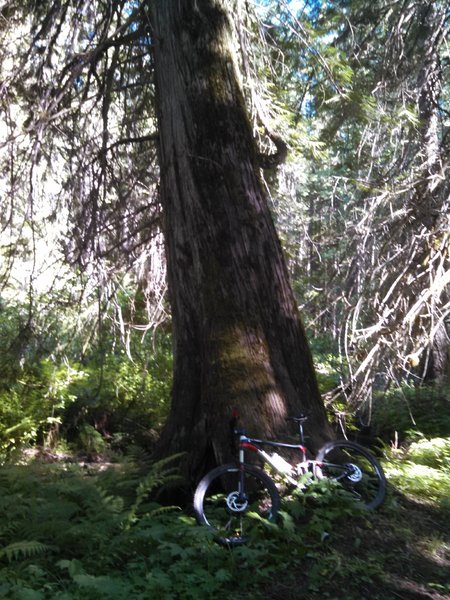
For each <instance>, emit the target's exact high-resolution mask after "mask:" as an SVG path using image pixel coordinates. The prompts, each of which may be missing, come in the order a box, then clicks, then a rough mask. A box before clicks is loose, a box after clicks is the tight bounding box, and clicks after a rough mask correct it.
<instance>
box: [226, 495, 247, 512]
mask: <svg viewBox="0 0 450 600" xmlns="http://www.w3.org/2000/svg"><path fill="white" fill-rule="evenodd" d="M227 506H228V508H229V509H230V510H232V511H233V512H243V511H244V510H245V509H246V508H247V507H248V499H247V498H246V497H245V496H241V495H240V494H239V492H231V494H228V496H227Z"/></svg>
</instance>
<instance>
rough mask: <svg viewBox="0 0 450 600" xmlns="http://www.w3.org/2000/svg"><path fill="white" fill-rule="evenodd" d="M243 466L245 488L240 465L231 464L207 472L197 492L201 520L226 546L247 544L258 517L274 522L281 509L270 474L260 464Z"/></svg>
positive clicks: (196, 499)
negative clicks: (241, 478) (241, 487)
mask: <svg viewBox="0 0 450 600" xmlns="http://www.w3.org/2000/svg"><path fill="white" fill-rule="evenodd" d="M243 468H244V489H243V490H240V468H239V466H238V465H234V464H229V465H223V466H221V467H217V468H216V469H213V470H212V471H210V472H209V473H207V474H206V475H205V476H204V477H203V479H202V480H201V481H200V483H199V484H198V486H197V489H196V490H195V494H194V510H195V515H196V517H197V521H198V523H199V524H200V525H206V526H207V527H209V528H210V529H211V530H213V531H214V532H215V534H216V541H217V542H219V543H220V544H223V545H227V546H237V545H240V544H245V543H246V542H247V541H248V534H249V531H250V529H251V527H252V524H254V523H255V516H256V515H258V516H259V517H262V518H264V519H268V520H270V521H275V519H276V517H277V514H278V510H279V508H280V496H279V494H278V491H277V488H276V487H275V484H274V482H273V481H272V480H271V479H270V477H269V476H268V475H266V474H265V473H264V471H262V470H261V469H259V468H258V467H253V466H251V465H244V467H243Z"/></svg>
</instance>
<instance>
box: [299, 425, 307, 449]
mask: <svg viewBox="0 0 450 600" xmlns="http://www.w3.org/2000/svg"><path fill="white" fill-rule="evenodd" d="M298 434H299V436H300V443H301V445H302V446H303V445H304V443H305V436H304V433H303V423H302V421H299V422H298Z"/></svg>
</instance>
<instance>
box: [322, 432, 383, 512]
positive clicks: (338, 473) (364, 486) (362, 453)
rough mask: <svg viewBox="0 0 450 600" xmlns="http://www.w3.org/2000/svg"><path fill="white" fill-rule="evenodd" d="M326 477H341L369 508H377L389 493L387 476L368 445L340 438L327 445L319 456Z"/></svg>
mask: <svg viewBox="0 0 450 600" xmlns="http://www.w3.org/2000/svg"><path fill="white" fill-rule="evenodd" d="M316 461H317V462H318V463H319V465H318V466H319V469H320V471H321V473H322V475H323V477H327V478H328V479H333V480H335V481H338V482H339V483H340V484H341V485H342V487H343V488H344V489H346V490H347V491H348V492H350V493H351V494H352V496H353V497H354V498H355V499H356V500H358V501H360V502H363V503H364V505H365V507H366V508H368V509H373V508H377V507H378V506H379V505H380V504H381V503H382V502H383V500H384V497H385V495H386V478H385V476H384V473H383V469H382V467H381V465H380V464H379V462H378V461H377V459H376V458H375V457H374V456H373V455H372V454H371V453H370V452H369V451H368V450H366V449H365V448H363V447H362V446H360V445H359V444H356V443H355V442H349V441H347V440H338V441H335V442H329V443H328V444H325V446H323V447H322V448H321V449H320V450H319V452H318V454H317V457H316Z"/></svg>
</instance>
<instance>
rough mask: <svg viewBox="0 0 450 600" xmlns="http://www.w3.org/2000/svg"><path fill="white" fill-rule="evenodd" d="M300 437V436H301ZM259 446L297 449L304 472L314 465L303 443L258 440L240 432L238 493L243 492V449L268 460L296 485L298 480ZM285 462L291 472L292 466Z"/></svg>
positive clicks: (276, 469)
mask: <svg viewBox="0 0 450 600" xmlns="http://www.w3.org/2000/svg"><path fill="white" fill-rule="evenodd" d="M301 437H302V436H301ZM261 446H271V447H272V448H288V449H291V450H296V451H299V452H300V453H301V454H302V456H303V460H301V461H300V462H299V463H298V465H302V466H303V467H304V470H305V472H306V471H307V469H308V467H309V466H311V465H315V463H316V461H312V460H307V458H306V453H307V448H306V446H305V445H304V444H287V443H285V442H275V441H271V440H260V439H258V438H251V437H248V436H246V435H244V434H240V436H239V467H240V471H241V477H240V489H239V494H242V493H243V492H244V464H245V451H246V450H250V451H251V452H254V453H256V454H257V455H258V456H260V457H261V458H262V460H263V461H264V462H268V463H269V464H270V465H271V466H272V467H273V468H274V469H275V471H277V472H278V473H279V474H280V475H282V476H283V477H284V478H285V479H286V480H287V481H289V483H291V484H292V485H294V486H295V487H297V486H298V481H297V480H296V479H294V478H293V477H292V476H291V475H290V474H289V472H288V471H286V470H283V469H281V468H280V465H279V464H277V461H276V460H274V459H273V457H272V456H271V455H270V454H268V453H267V452H266V451H265V450H263V449H262V448H261ZM285 462H286V465H287V466H289V468H290V469H289V470H290V471H291V472H292V470H293V467H292V465H290V464H289V463H287V461H285Z"/></svg>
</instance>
